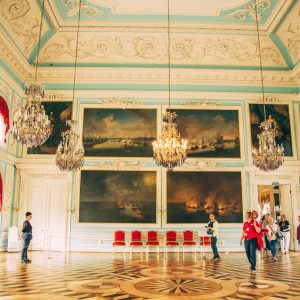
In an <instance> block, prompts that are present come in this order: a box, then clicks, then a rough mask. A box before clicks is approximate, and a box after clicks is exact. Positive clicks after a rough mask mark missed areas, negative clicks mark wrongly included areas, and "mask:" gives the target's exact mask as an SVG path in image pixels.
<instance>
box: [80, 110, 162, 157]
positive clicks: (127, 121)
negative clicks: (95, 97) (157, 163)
mask: <svg viewBox="0 0 300 300" xmlns="http://www.w3.org/2000/svg"><path fill="white" fill-rule="evenodd" d="M156 122H157V117H156V110H155V109H103V108H101V109H98V108H96V109H95V108H85V109H84V122H83V145H84V150H85V155H86V156H108V157H151V156H152V153H153V150H152V143H153V141H155V140H156V130H157V123H156Z"/></svg>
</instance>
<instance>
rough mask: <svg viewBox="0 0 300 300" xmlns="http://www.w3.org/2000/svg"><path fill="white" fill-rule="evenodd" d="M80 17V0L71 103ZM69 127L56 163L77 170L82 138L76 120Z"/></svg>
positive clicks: (61, 142) (64, 135) (82, 152)
mask: <svg viewBox="0 0 300 300" xmlns="http://www.w3.org/2000/svg"><path fill="white" fill-rule="evenodd" d="M80 18H81V0H80V1H79V7H78V21H77V37H76V49H75V64H74V81H73V103H74V100H75V85H76V70H77V58H78V40H79V25H80ZM66 123H67V126H68V127H69V129H68V130H67V131H65V132H63V133H62V139H61V141H60V143H59V145H58V148H57V150H56V160H55V161H56V165H57V166H58V168H59V169H60V170H61V171H66V172H71V171H75V172H76V171H78V170H80V169H81V168H82V166H83V163H84V159H83V158H84V149H83V145H82V140H81V138H80V134H79V132H78V126H77V125H78V122H77V121H74V120H70V121H67V122H66Z"/></svg>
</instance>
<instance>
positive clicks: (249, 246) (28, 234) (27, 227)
mask: <svg viewBox="0 0 300 300" xmlns="http://www.w3.org/2000/svg"><path fill="white" fill-rule="evenodd" d="M257 217H258V214H257V212H256V211H253V212H246V214H245V223H244V226H243V233H242V236H241V240H240V243H241V245H242V243H243V240H244V246H245V251H246V255H247V258H248V261H249V263H250V266H251V272H253V273H254V272H256V250H257V249H258V250H260V249H263V248H264V246H265V248H266V249H267V250H269V251H270V252H271V253H272V257H273V260H274V261H276V260H277V242H278V240H279V241H280V249H281V253H282V254H287V253H288V252H289V244H290V223H289V222H288V220H287V219H286V216H285V215H281V219H280V221H279V222H278V224H277V223H275V222H274V220H273V218H272V217H271V215H270V214H269V213H267V214H266V215H265V216H263V218H262V220H261V222H260V223H259V222H258V221H257ZM25 218H26V220H25V221H24V223H23V228H22V239H23V247H22V251H21V262H22V263H30V262H31V260H30V259H28V257H27V250H28V247H29V244H30V241H31V239H32V226H31V224H30V221H31V219H32V213H31V212H27V213H26V214H25ZM209 219H210V221H209V222H208V224H207V226H206V229H207V234H208V235H209V236H210V237H211V248H212V251H213V258H212V260H213V261H217V260H220V259H221V257H220V255H219V253H218V248H217V241H218V236H219V223H218V221H217V220H216V217H215V215H214V214H210V216H209ZM298 221H299V224H298V227H297V240H298V243H299V247H300V216H299V217H298ZM262 233H264V234H265V245H263V242H262V238H261V234H262Z"/></svg>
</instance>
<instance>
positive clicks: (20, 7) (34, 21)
mask: <svg viewBox="0 0 300 300" xmlns="http://www.w3.org/2000/svg"><path fill="white" fill-rule="evenodd" d="M33 2H34V1H28V0H0V6H1V10H0V16H1V19H2V20H3V21H4V23H6V25H7V27H8V28H9V29H10V30H11V31H12V32H13V33H14V34H15V35H16V36H17V37H18V38H19V40H20V42H21V44H22V48H23V49H24V53H25V55H28V54H30V52H31V51H32V49H33V48H34V46H35V44H36V43H37V42H38V38H39V27H40V9H39V8H38V6H35V7H32V6H31V5H32V3H33ZM46 25H47V24H46V22H45V21H44V22H43V28H44V30H43V32H45V31H46V29H45V27H46Z"/></svg>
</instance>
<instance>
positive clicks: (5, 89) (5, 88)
mask: <svg viewBox="0 0 300 300" xmlns="http://www.w3.org/2000/svg"><path fill="white" fill-rule="evenodd" d="M0 91H2V92H3V93H4V96H6V97H5V101H7V102H8V103H10V100H11V99H10V98H11V94H12V91H11V89H10V88H9V87H8V86H7V85H6V84H5V83H4V82H3V81H2V80H0Z"/></svg>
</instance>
